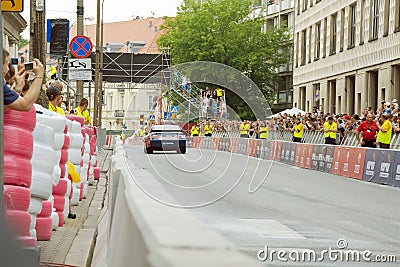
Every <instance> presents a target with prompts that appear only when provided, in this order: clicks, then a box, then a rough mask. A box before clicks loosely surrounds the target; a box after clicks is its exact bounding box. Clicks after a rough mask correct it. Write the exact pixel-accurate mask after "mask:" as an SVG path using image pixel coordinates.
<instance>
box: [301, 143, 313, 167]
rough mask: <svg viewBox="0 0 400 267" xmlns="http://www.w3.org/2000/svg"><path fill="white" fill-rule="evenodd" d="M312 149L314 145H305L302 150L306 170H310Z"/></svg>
mask: <svg viewBox="0 0 400 267" xmlns="http://www.w3.org/2000/svg"><path fill="white" fill-rule="evenodd" d="M313 149H314V145H312V144H306V145H305V149H304V157H305V163H304V167H303V168H306V169H311V162H312V157H313Z"/></svg>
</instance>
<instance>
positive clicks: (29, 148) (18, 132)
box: [4, 125, 33, 159]
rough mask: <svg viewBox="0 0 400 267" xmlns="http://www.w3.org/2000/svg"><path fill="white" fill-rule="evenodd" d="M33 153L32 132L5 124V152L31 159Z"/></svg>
mask: <svg viewBox="0 0 400 267" xmlns="http://www.w3.org/2000/svg"><path fill="white" fill-rule="evenodd" d="M32 153H33V135H32V132H30V131H28V130H25V129H20V128H16V127H13V126H8V125H4V154H5V155H18V156H21V157H24V158H26V159H31V158H32Z"/></svg>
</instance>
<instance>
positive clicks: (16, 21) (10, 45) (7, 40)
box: [2, 12, 28, 57]
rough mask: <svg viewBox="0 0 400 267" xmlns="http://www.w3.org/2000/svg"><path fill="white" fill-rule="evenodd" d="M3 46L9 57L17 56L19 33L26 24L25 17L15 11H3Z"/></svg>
mask: <svg viewBox="0 0 400 267" xmlns="http://www.w3.org/2000/svg"><path fill="white" fill-rule="evenodd" d="M2 19H3V27H4V34H3V47H4V48H5V49H7V50H8V52H9V53H10V56H11V57H18V56H19V55H18V42H19V36H20V34H21V33H22V32H23V31H24V30H25V28H26V27H27V26H28V24H27V22H26V21H25V19H24V18H23V17H22V16H21V15H20V14H19V13H17V12H3V16H2Z"/></svg>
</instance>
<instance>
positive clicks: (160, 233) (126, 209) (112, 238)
mask: <svg viewBox="0 0 400 267" xmlns="http://www.w3.org/2000/svg"><path fill="white" fill-rule="evenodd" d="M115 149H116V150H115V154H114V155H113V156H112V158H111V163H110V164H111V166H110V171H109V186H108V189H109V191H108V195H107V208H106V209H105V210H104V213H103V214H102V215H101V216H100V220H99V225H98V236H97V241H96V247H95V251H94V257H93V260H92V266H99V267H100V266H101V267H104V266H135V267H142V266H143V267H162V266H170V267H181V266H182V267H187V266H207V267H213V266H218V267H224V266H229V267H232V266H237V267H239V266H240V267H243V266H246V267H253V266H254V267H255V266H261V263H259V262H258V261H257V260H256V259H255V258H254V259H252V258H250V257H249V256H247V255H245V254H243V253H241V252H240V251H239V250H238V249H237V247H236V246H235V245H233V244H232V243H230V242H229V241H227V240H226V239H224V238H223V237H222V236H220V235H219V234H217V233H216V232H214V231H213V230H211V229H210V228H209V227H208V226H207V225H206V224H204V223H202V222H201V221H200V220H198V219H197V218H195V217H194V216H193V215H192V214H191V213H190V212H189V211H188V210H184V209H179V208H173V207H169V206H166V205H164V204H161V203H159V202H157V201H156V200H154V199H152V198H151V197H149V196H148V195H146V194H145V193H144V192H143V191H142V190H141V189H140V188H139V187H138V186H137V185H136V183H135V182H134V179H133V177H132V175H134V176H135V177H136V178H141V179H143V178H144V180H145V181H146V182H147V183H149V184H148V186H151V187H152V190H157V194H158V195H159V196H160V195H162V199H168V198H170V199H172V196H170V195H169V194H168V193H167V192H166V191H165V190H164V188H163V186H162V185H161V184H160V183H159V182H158V181H157V180H156V179H154V177H152V174H150V173H149V172H148V171H146V170H144V169H135V168H132V167H131V170H130V171H128V169H127V166H126V163H125V158H124V157H125V156H124V154H123V150H122V148H121V146H120V144H118V143H117V144H116V148H115Z"/></svg>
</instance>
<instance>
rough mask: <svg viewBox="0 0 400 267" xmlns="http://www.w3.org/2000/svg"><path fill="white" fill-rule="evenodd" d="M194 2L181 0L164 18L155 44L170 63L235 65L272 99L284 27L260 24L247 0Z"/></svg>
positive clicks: (286, 46) (286, 37)
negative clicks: (168, 54) (166, 51)
mask: <svg viewBox="0 0 400 267" xmlns="http://www.w3.org/2000/svg"><path fill="white" fill-rule="evenodd" d="M200 2H201V1H197V0H184V1H183V3H182V5H181V6H180V8H179V10H178V14H177V16H176V17H175V18H165V22H164V25H163V26H162V29H163V30H164V34H162V35H161V36H160V37H159V38H158V40H157V43H158V45H159V47H170V48H171V53H172V60H173V64H174V65H176V64H180V63H185V62H191V61H212V62H218V63H222V64H226V65H228V66H231V67H233V68H235V69H238V70H239V71H241V72H242V73H244V74H245V75H247V76H248V77H249V78H250V79H251V80H253V81H254V83H255V84H256V85H257V86H258V87H259V88H260V89H261V90H262V91H263V94H264V95H265V97H266V98H267V99H268V100H269V101H272V100H273V99H272V98H273V97H272V95H273V94H271V92H270V91H271V90H270V89H269V88H273V87H274V85H275V83H276V81H277V79H278V76H277V74H276V69H277V67H279V66H281V65H282V64H284V63H286V62H288V60H289V51H290V49H291V42H290V34H289V33H288V29H287V28H285V27H280V28H275V27H269V28H268V29H267V30H263V29H265V27H264V25H265V21H266V19H265V18H263V17H262V16H261V15H260V16H255V15H254V14H255V12H254V6H253V1H252V0H207V1H203V3H202V4H201V3H200ZM259 13H260V14H262V13H263V12H259ZM227 104H228V105H231V104H230V103H229V100H228V103H227ZM241 108H244V109H245V107H244V106H243V105H242V106H241ZM244 113H247V112H244Z"/></svg>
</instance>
